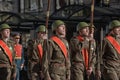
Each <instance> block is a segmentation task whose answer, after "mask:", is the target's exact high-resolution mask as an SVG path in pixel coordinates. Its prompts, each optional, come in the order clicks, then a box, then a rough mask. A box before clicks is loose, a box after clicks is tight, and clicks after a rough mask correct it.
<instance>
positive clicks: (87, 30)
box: [80, 27, 89, 37]
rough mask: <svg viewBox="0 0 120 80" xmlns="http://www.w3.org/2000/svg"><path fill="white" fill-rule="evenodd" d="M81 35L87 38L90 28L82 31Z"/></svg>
mask: <svg viewBox="0 0 120 80" xmlns="http://www.w3.org/2000/svg"><path fill="white" fill-rule="evenodd" d="M80 34H81V35H82V36H85V37H87V36H88V35H89V27H85V28H83V29H81V30H80Z"/></svg>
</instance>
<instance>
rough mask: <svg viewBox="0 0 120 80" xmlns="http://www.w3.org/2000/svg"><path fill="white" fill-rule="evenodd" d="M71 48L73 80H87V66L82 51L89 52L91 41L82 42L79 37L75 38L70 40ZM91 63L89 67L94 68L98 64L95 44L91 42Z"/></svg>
mask: <svg viewBox="0 0 120 80" xmlns="http://www.w3.org/2000/svg"><path fill="white" fill-rule="evenodd" d="M70 48H71V80H85V79H86V78H87V76H86V65H85V61H84V58H83V55H82V52H81V51H82V49H83V48H84V49H87V50H89V40H87V39H85V40H83V41H80V40H79V39H77V37H73V38H71V40H70ZM89 57H90V61H89V65H90V66H91V67H92V68H93V70H94V66H95V62H96V55H95V42H94V40H93V41H91V49H90V56H89Z"/></svg>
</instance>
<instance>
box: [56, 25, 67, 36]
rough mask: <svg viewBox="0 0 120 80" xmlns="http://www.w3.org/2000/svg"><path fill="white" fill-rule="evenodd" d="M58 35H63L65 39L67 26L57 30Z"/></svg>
mask: <svg viewBox="0 0 120 80" xmlns="http://www.w3.org/2000/svg"><path fill="white" fill-rule="evenodd" d="M56 32H57V34H59V35H63V36H64V37H65V36H66V27H65V25H60V26H59V27H58V28H57V29H56Z"/></svg>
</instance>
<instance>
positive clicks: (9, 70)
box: [0, 39, 16, 80]
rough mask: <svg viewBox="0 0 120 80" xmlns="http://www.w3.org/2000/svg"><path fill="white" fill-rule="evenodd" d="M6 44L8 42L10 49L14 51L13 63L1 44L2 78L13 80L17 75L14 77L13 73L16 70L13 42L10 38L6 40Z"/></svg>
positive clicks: (0, 70) (0, 79)
mask: <svg viewBox="0 0 120 80" xmlns="http://www.w3.org/2000/svg"><path fill="white" fill-rule="evenodd" d="M1 40H2V39H1ZM2 41H3V40H2ZM4 42H5V41H4ZM5 44H7V46H8V47H9V49H10V51H11V52H12V63H10V61H9V58H8V56H7V55H6V53H5V51H4V50H3V48H2V47H1V46H0V80H11V79H12V80H13V79H14V78H15V76H14V77H13V74H15V72H16V66H15V52H14V48H13V42H12V41H10V40H9V41H7V42H5Z"/></svg>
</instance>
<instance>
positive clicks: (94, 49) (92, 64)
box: [90, 40, 96, 67]
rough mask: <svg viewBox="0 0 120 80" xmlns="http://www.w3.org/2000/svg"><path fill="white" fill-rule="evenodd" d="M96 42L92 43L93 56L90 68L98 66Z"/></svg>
mask: <svg viewBox="0 0 120 80" xmlns="http://www.w3.org/2000/svg"><path fill="white" fill-rule="evenodd" d="M95 51H96V42H95V40H93V41H92V42H91V49H90V54H91V61H90V66H92V67H94V66H95V64H96V53H95Z"/></svg>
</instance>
